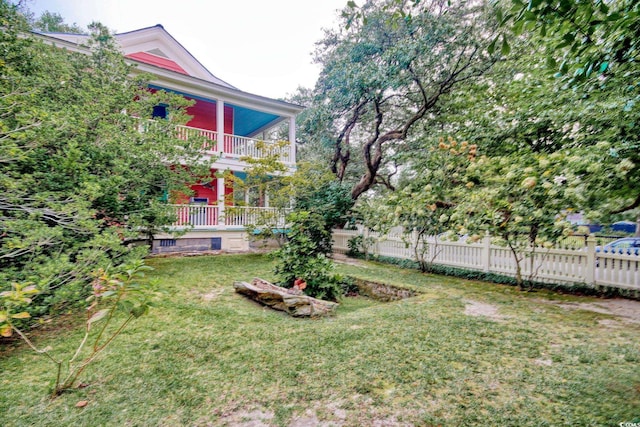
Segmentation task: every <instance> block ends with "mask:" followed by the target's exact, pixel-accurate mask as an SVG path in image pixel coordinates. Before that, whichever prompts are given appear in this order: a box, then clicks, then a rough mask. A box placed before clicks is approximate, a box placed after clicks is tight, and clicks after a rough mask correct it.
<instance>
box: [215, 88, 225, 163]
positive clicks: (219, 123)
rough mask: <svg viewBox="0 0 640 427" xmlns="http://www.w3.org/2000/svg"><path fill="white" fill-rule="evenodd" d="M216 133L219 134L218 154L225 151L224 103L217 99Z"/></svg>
mask: <svg viewBox="0 0 640 427" xmlns="http://www.w3.org/2000/svg"><path fill="white" fill-rule="evenodd" d="M216 131H217V132H218V153H220V152H223V151H225V143H224V101H223V100H221V99H216Z"/></svg>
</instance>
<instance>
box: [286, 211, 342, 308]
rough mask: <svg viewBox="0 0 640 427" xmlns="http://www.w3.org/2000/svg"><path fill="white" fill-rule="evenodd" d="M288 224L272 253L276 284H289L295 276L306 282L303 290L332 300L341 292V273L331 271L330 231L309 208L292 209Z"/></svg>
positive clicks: (311, 294)
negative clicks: (277, 278)
mask: <svg viewBox="0 0 640 427" xmlns="http://www.w3.org/2000/svg"><path fill="white" fill-rule="evenodd" d="M287 221H288V223H289V224H290V230H289V233H288V236H287V237H288V241H287V242H286V243H285V244H284V245H283V246H282V248H280V249H279V250H277V251H276V252H275V253H274V255H275V257H276V259H278V264H277V265H276V267H275V273H276V274H277V275H278V276H279V278H280V281H279V285H280V286H283V287H285V288H290V287H292V286H293V285H294V282H295V280H296V279H303V280H304V281H305V282H306V283H307V287H306V289H304V292H305V294H307V295H309V296H312V297H315V298H321V299H328V300H332V301H336V300H337V299H338V298H339V297H340V296H341V295H342V294H343V293H344V289H343V285H342V281H343V279H342V277H341V276H340V275H338V274H336V273H335V272H334V270H335V267H334V265H333V262H331V260H330V259H329V258H327V255H328V254H329V253H330V252H331V234H330V233H329V232H328V231H327V230H326V228H325V225H324V220H323V218H322V217H321V216H320V215H318V214H315V213H311V212H305V211H302V212H293V213H292V214H290V215H289V216H288V218H287Z"/></svg>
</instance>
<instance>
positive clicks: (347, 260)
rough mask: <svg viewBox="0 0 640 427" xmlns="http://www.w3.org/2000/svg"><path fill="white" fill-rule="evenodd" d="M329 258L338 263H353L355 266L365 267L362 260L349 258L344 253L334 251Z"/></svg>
mask: <svg viewBox="0 0 640 427" xmlns="http://www.w3.org/2000/svg"><path fill="white" fill-rule="evenodd" d="M331 259H333V260H334V261H335V262H339V263H340V264H347V265H354V266H356V267H362V268H367V266H366V265H365V263H364V262H362V261H360V260H358V259H356V258H350V257H348V256H346V255H345V254H338V253H334V254H333V255H331Z"/></svg>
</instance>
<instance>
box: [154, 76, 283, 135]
mask: <svg viewBox="0 0 640 427" xmlns="http://www.w3.org/2000/svg"><path fill="white" fill-rule="evenodd" d="M149 87H150V88H152V89H156V90H165V91H167V92H172V93H177V94H180V95H183V96H187V97H189V98H193V99H198V100H201V101H204V102H208V103H211V104H213V105H215V104H216V101H215V100H214V99H210V98H205V97H203V96H198V95H193V94H191V93H187V92H181V91H178V90H174V89H167V88H165V87H162V86H156V85H149ZM225 106H229V107H232V108H233V134H234V135H238V136H246V137H254V136H255V135H256V134H258V133H260V132H262V131H263V130H266V129H269V128H270V127H272V126H275V125H276V124H277V123H278V122H281V121H282V120H284V119H285V117H283V116H279V115H277V114H271V113H265V112H263V111H258V110H253V109H251V108H247V107H240V106H237V105H233V104H231V103H229V104H227V103H225Z"/></svg>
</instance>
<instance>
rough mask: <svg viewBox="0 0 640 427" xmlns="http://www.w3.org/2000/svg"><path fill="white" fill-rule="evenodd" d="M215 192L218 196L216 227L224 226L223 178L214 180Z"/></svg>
mask: <svg viewBox="0 0 640 427" xmlns="http://www.w3.org/2000/svg"><path fill="white" fill-rule="evenodd" d="M216 190H217V191H216V192H217V194H218V225H220V226H224V225H225V223H226V222H225V218H224V177H223V176H221V177H218V178H216Z"/></svg>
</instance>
